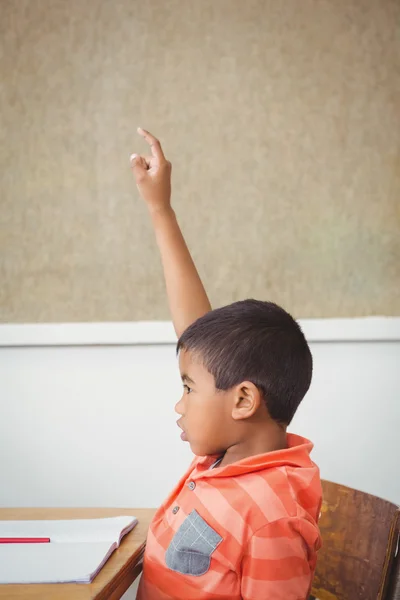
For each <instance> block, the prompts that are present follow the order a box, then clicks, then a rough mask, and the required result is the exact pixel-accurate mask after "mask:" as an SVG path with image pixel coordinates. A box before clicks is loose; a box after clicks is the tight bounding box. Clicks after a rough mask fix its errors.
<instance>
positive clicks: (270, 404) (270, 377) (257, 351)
mask: <svg viewBox="0 0 400 600" xmlns="http://www.w3.org/2000/svg"><path fill="white" fill-rule="evenodd" d="M180 350H188V351H190V352H193V353H194V354H196V355H198V356H199V358H200V360H201V362H202V364H203V365H204V366H205V368H206V369H207V370H208V371H209V372H210V373H211V374H212V375H213V376H214V379H215V386H216V388H217V389H219V390H228V389H230V388H232V387H233V386H235V385H238V384H239V383H241V382H242V381H246V380H247V381H251V382H252V383H254V385H256V386H257V387H258V389H259V390H260V391H261V392H262V394H263V397H264V400H265V402H266V405H267V408H268V412H269V414H270V416H271V418H272V419H274V420H275V421H278V422H279V423H284V424H286V425H288V424H289V423H290V421H291V420H292V418H293V415H294V414H295V412H296V410H297V407H298V406H299V404H300V402H301V401H302V399H303V398H304V396H305V394H306V392H307V390H308V388H309V387H310V383H311V376H312V356H311V352H310V348H309V347H308V344H307V342H306V339H305V337H304V334H303V332H302V330H301V327H300V325H299V324H298V323H297V322H296V321H295V320H294V319H293V317H292V316H291V315H289V313H287V312H286V311H285V310H284V309H283V308H281V307H280V306H277V305H276V304H274V303H273V302H262V301H260V300H242V301H240V302H234V303H233V304H229V305H228V306H224V307H222V308H217V309H216V310H212V311H210V312H209V313H207V314H205V315H204V316H203V317H200V319H197V321H195V322H194V323H192V325H190V326H189V327H188V328H187V329H186V330H185V331H184V332H183V334H182V335H181V337H180V338H179V340H178V344H177V352H179V351H180Z"/></svg>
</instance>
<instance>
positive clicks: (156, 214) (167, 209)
mask: <svg viewBox="0 0 400 600" xmlns="http://www.w3.org/2000/svg"><path fill="white" fill-rule="evenodd" d="M149 213H150V218H151V220H152V221H153V224H154V225H156V224H157V223H159V222H160V221H166V220H170V219H175V211H174V209H173V208H172V206H171V205H170V204H169V205H168V206H158V207H154V208H149Z"/></svg>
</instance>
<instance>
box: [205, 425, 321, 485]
mask: <svg viewBox="0 0 400 600" xmlns="http://www.w3.org/2000/svg"><path fill="white" fill-rule="evenodd" d="M312 449H313V444H312V442H310V441H309V440H307V439H306V438H303V437H301V436H299V435H295V434H293V433H288V434H287V448H284V449H283V450H275V451H273V452H266V453H265V454H256V455H255V456H248V457H247V458H244V459H242V460H239V461H238V462H235V463H231V464H230V465H227V466H226V467H218V466H217V467H216V468H215V469H210V467H211V465H212V464H213V463H214V462H215V461H216V460H217V459H218V456H205V457H201V458H199V459H198V461H197V463H196V471H197V473H196V475H197V476H198V477H233V476H237V475H245V474H246V473H254V472H256V471H261V470H264V469H271V468H273V467H274V468H276V467H298V468H301V467H303V468H304V467H313V466H314V464H313V462H312V461H311V458H310V452H311V450H312ZM193 475H194V474H193Z"/></svg>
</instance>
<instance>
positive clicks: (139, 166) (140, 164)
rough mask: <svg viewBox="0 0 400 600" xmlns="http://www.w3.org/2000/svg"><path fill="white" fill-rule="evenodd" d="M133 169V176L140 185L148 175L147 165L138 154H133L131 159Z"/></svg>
mask: <svg viewBox="0 0 400 600" xmlns="http://www.w3.org/2000/svg"><path fill="white" fill-rule="evenodd" d="M130 161H131V167H132V171H133V174H134V176H135V179H136V183H140V182H142V181H143V179H144V178H145V177H146V173H147V163H146V161H145V160H144V158H143V157H142V156H139V155H138V154H132V156H131V158H130Z"/></svg>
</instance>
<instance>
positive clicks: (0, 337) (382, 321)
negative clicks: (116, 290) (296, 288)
mask: <svg viewBox="0 0 400 600" xmlns="http://www.w3.org/2000/svg"><path fill="white" fill-rule="evenodd" d="M299 323H300V325H301V326H302V328H303V331H304V333H305V335H306V337H307V339H308V341H309V342H320V343H324V342H358V341H360V342H379V341H384V342H387V341H400V317H363V318H351V319H299ZM175 343H176V335H175V332H174V329H173V326H172V323H171V322H170V321H137V322H117V323H111V322H109V323H27V324H23V323H21V324H4V325H0V347H12V346H136V345H158V344H175Z"/></svg>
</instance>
